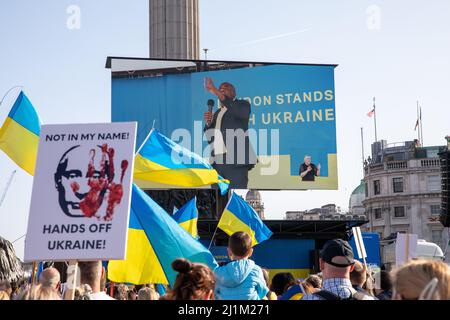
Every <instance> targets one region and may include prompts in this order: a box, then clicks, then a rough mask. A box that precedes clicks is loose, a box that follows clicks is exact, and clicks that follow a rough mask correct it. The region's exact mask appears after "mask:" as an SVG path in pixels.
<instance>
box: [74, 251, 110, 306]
mask: <svg viewBox="0 0 450 320" xmlns="http://www.w3.org/2000/svg"><path fill="white" fill-rule="evenodd" d="M78 268H79V269H80V281H81V284H82V285H83V284H88V285H89V286H90V287H91V289H92V292H91V293H89V299H90V300H114V299H113V298H112V297H110V296H109V295H107V294H106V292H105V291H104V290H101V289H102V285H101V283H102V279H103V278H104V277H105V268H104V267H103V265H102V262H101V260H96V261H82V262H79V263H78Z"/></svg>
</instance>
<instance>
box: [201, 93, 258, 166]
mask: <svg viewBox="0 0 450 320" xmlns="http://www.w3.org/2000/svg"><path fill="white" fill-rule="evenodd" d="M221 103H222V105H224V106H225V107H226V108H227V111H226V112H225V114H224V115H223V117H222V123H221V127H220V131H221V132H222V137H223V141H224V144H225V147H226V148H227V153H229V152H231V151H232V150H230V147H231V146H228V145H227V135H226V132H227V130H232V131H231V134H233V135H234V136H233V140H232V141H234V154H233V155H234V156H233V157H232V158H231V159H227V156H226V154H223V155H219V156H216V155H215V153H214V150H212V151H211V156H214V157H215V158H216V162H217V159H218V157H220V158H221V160H222V162H221V163H223V164H234V165H238V166H249V167H253V166H254V165H255V164H256V162H257V160H256V154H255V152H254V150H253V148H252V146H251V145H250V140H249V138H248V133H247V130H248V122H249V120H250V113H251V107H250V103H249V102H248V101H246V100H240V99H235V100H232V99H230V98H225V99H224V100H223V101H221ZM219 112H220V109H218V110H216V111H215V112H214V115H213V119H212V121H211V123H210V124H209V125H208V124H207V125H206V126H205V128H204V131H205V133H206V137H207V139H208V143H209V144H211V145H212V143H213V141H214V133H213V132H212V130H211V131H209V132H208V131H207V130H208V129H214V128H215V127H216V121H217V117H218V115H219ZM236 129H242V131H237V132H236V131H235V130H236ZM229 139H231V136H230V137H229ZM239 141H244V143H245V144H244V146H245V147H244V150H243V149H242V148H238V147H239V145H238V144H239ZM241 144H242V142H241ZM244 151H245V154H244V155H243V154H242V153H243V152H244ZM244 156H245V158H244V159H242V157H244ZM238 160H239V161H238ZM242 160H243V161H242Z"/></svg>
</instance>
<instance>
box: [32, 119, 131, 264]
mask: <svg viewBox="0 0 450 320" xmlns="http://www.w3.org/2000/svg"><path fill="white" fill-rule="evenodd" d="M135 139H136V123H135V122H123V123H106V124H68V125H43V126H42V127H41V134H40V141H39V149H38V157H37V162H36V171H35V176H34V181H33V190H32V196H31V204H30V215H29V219H28V229H27V235H26V239H25V258H24V260H25V261H35V260H39V261H49V260H53V261H57V260H69V259H71V260H98V259H103V260H108V259H119V260H120V259H124V258H125V251H126V240H127V230H128V219H129V212H130V201H131V183H132V173H133V162H134V161H133V159H134V152H135Z"/></svg>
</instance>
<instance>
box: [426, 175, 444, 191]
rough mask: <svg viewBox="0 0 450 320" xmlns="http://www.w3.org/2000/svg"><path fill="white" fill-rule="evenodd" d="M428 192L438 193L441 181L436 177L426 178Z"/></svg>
mask: <svg viewBox="0 0 450 320" xmlns="http://www.w3.org/2000/svg"><path fill="white" fill-rule="evenodd" d="M427 187H428V191H440V190H441V179H440V177H439V176H438V175H432V176H427Z"/></svg>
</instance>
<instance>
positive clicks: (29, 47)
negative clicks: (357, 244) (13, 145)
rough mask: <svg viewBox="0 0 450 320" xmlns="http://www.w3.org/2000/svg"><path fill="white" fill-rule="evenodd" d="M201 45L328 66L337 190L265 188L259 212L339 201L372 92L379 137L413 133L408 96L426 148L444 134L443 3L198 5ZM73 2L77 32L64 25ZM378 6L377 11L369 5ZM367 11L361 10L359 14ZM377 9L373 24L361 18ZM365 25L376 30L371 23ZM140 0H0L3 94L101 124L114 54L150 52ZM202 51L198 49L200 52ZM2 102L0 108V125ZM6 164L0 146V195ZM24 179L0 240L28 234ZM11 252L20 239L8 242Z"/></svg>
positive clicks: (354, 175) (352, 171)
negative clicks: (18, 90)
mask: <svg viewBox="0 0 450 320" xmlns="http://www.w3.org/2000/svg"><path fill="white" fill-rule="evenodd" d="M199 2H200V47H201V48H208V49H209V51H208V58H209V59H224V60H253V61H278V62H283V61H286V62H299V63H300V62H306V63H336V64H339V67H338V68H337V69H336V75H335V81H336V120H337V151H338V166H339V190H338V191H296V192H293V191H292V192H291V191H285V192H282V196H283V203H282V204H280V201H277V200H279V196H280V195H279V193H276V192H263V193H262V195H263V200H264V202H265V206H266V217H268V218H273V219H281V218H283V216H284V212H285V211H287V210H298V209H308V208H313V207H317V206H320V205H323V204H326V203H336V204H338V205H340V206H342V207H343V208H346V207H347V206H348V197H349V195H350V193H351V191H352V190H353V189H354V188H355V187H356V186H357V185H358V183H359V181H360V179H361V177H362V167H361V160H360V159H361V147H360V146H361V142H360V127H364V130H365V131H364V133H365V150H366V156H367V152H368V151H369V150H370V143H371V141H373V139H374V135H373V121H372V120H371V119H369V118H368V117H367V116H366V113H367V112H368V111H370V109H371V105H372V97H373V96H376V97H377V120H378V137H379V138H384V139H387V140H388V142H399V141H405V140H412V139H414V138H415V137H416V133H415V131H414V130H413V129H414V124H415V120H416V101H417V100H419V101H420V102H421V105H422V107H423V109H422V111H423V131H424V142H425V144H426V145H442V144H444V136H445V135H447V134H449V133H450V132H449V131H450V130H449V129H450V126H449V125H448V119H449V118H450V108H449V107H448V105H449V100H448V90H449V86H450V59H449V58H448V57H449V56H450V41H449V39H450V21H449V20H448V17H449V16H450V2H448V1H429V2H423V1H418V0H415V1H364V0H346V1H332V0H329V1H299V0H292V1H269V0H246V1H238V0H229V1H226V2H225V1H217V0H200V1H199ZM70 5H75V6H78V7H79V9H80V12H81V16H80V17H81V20H80V29H74V30H70V29H68V28H67V25H66V23H67V19H68V18H69V17H70V14H68V13H67V12H66V10H67V8H68V7H69V6H70ZM370 6H375V7H370ZM368 10H369V11H368ZM371 10H375V12H379V18H380V19H379V20H376V24H375V26H379V28H375V29H374V28H373V27H372V28H369V27H368V25H367V23H368V21H372V20H371V18H373V17H375V18H376V15H375V16H374V15H373V13H372V12H373V11H371ZM372 26H373V25H372ZM148 34H149V32H148V1H147V0H134V1H119V0H109V1H106V0H96V1H87V0H72V1H64V0H59V1H51V0H40V1H31V0H15V1H12V0H5V1H2V2H1V3H0V95H1V96H3V93H4V92H6V91H7V90H8V89H9V88H10V87H12V86H14V85H22V86H24V90H25V92H26V94H27V95H28V97H29V98H30V99H31V101H32V102H33V104H34V105H35V107H36V108H37V109H38V112H39V114H40V116H41V118H42V121H43V122H44V123H88V122H107V121H109V120H110V104H111V98H110V96H111V91H110V72H109V70H107V69H105V68H104V65H105V60H106V57H107V56H108V55H111V56H134V57H147V56H148V51H149V50H148ZM202 57H203V53H202ZM8 102H11V101H8V100H7V101H5V104H4V105H2V106H1V107H0V121H3V119H4V117H5V116H6V114H7V112H8V111H9V110H8V108H7V107H5V106H7V104H8ZM16 168H17V167H16V166H15V164H14V163H12V162H11V161H10V160H9V158H7V157H6V156H5V155H4V154H3V153H2V152H0V193H1V192H3V189H4V187H5V185H6V183H7V180H8V178H9V175H10V174H11V172H12V170H14V169H16ZM31 184H32V178H31V177H30V176H29V175H27V174H26V173H25V172H23V171H22V170H20V169H18V171H17V174H16V175H15V178H14V179H13V182H12V185H11V188H10V189H9V191H8V194H7V197H6V199H5V201H4V203H3V205H2V206H1V207H0V235H1V236H3V237H6V238H7V239H9V240H15V239H17V238H19V237H20V236H22V235H23V234H25V231H26V223H27V218H28V210H29V203H30V196H31ZM15 244H16V249H17V251H18V254H19V256H21V255H22V254H23V252H22V251H23V239H22V240H19V241H17V242H16V243H15Z"/></svg>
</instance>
